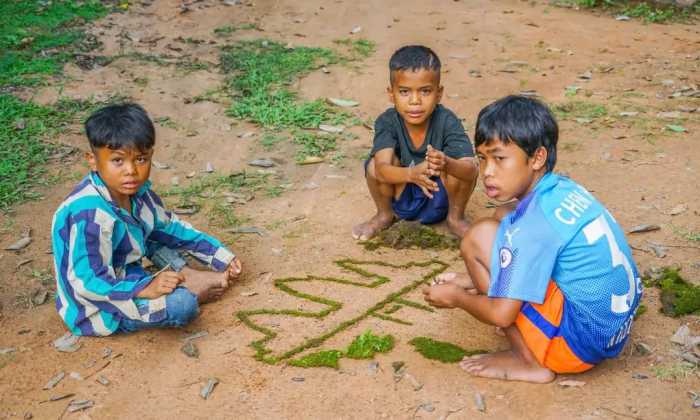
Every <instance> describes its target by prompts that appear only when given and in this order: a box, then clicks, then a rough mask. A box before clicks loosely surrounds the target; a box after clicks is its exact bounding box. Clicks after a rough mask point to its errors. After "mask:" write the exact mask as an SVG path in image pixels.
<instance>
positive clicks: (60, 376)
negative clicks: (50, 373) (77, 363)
mask: <svg viewBox="0 0 700 420" xmlns="http://www.w3.org/2000/svg"><path fill="white" fill-rule="evenodd" d="M65 376H66V372H64V371H60V372H58V373H57V374H56V375H54V377H53V378H51V379H49V381H48V382H47V383H46V385H44V388H43V389H45V390H47V389H52V388H53V387H55V386H56V385H58V383H59V382H61V380H63V378H64V377H65Z"/></svg>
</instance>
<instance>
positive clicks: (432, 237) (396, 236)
mask: <svg viewBox="0 0 700 420" xmlns="http://www.w3.org/2000/svg"><path fill="white" fill-rule="evenodd" d="M362 246H364V248H365V249H366V250H368V251H373V250H376V249H377V248H379V247H386V248H393V249H406V248H420V249H438V250H442V249H457V248H458V247H459V241H458V240H457V239H455V238H451V237H448V236H445V235H443V234H440V233H438V232H436V231H435V230H433V229H432V228H429V227H427V226H423V225H421V224H420V223H419V222H409V221H405V220H401V221H399V222H398V223H394V225H392V226H391V227H390V228H388V229H385V230H383V231H381V232H379V234H377V236H375V237H374V238H373V239H371V240H369V241H364V242H362Z"/></svg>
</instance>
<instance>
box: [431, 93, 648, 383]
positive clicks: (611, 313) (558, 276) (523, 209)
mask: <svg viewBox="0 0 700 420" xmlns="http://www.w3.org/2000/svg"><path fill="white" fill-rule="evenodd" d="M557 138H558V127H557V123H556V121H555V119H554V117H553V116H552V114H551V112H550V111H549V110H548V109H547V108H546V107H545V106H544V105H543V104H541V103H540V102H538V101H536V100H533V99H529V98H524V97H518V96H509V97H506V98H503V99H501V100H498V101H496V102H494V103H492V104H491V105H489V106H487V107H486V108H484V109H483V110H481V112H480V113H479V118H478V121H477V124H476V134H475V144H476V150H477V156H478V158H479V160H480V172H481V176H482V181H483V184H484V190H485V192H486V195H487V196H488V197H489V198H491V199H493V200H498V201H502V202H507V201H510V200H512V199H516V200H517V201H516V202H515V205H514V206H512V207H511V208H510V210H512V211H510V212H507V214H506V212H503V211H501V212H497V214H496V215H495V216H494V217H492V218H486V219H482V220H480V221H478V222H476V223H475V224H474V225H473V226H472V227H471V228H470V230H469V231H468V233H467V235H466V236H465V237H464V239H463V241H462V246H461V252H462V257H463V258H464V262H465V264H466V267H467V273H459V274H458V273H447V274H445V275H442V276H439V277H438V278H436V281H435V284H434V285H433V286H431V287H429V288H426V289H425V290H424V291H423V293H424V295H425V299H426V301H427V302H429V303H430V304H432V305H433V306H436V307H441V308H462V309H464V310H466V311H467V312H469V313H470V314H471V315H473V316H474V317H475V318H477V319H479V320H480V321H482V322H485V323H488V324H492V325H496V326H498V327H501V328H502V329H503V330H504V332H505V334H506V337H507V338H508V341H509V342H510V346H511V348H510V349H509V350H506V351H504V352H499V353H493V354H488V355H480V356H474V357H467V358H465V359H464V360H463V361H462V362H461V363H460V366H461V367H462V368H463V369H464V370H466V371H467V372H469V373H470V374H472V375H476V376H484V377H489V378H499V379H508V380H520V381H529V382H540V383H545V382H549V381H552V380H553V379H554V377H555V374H556V373H576V372H583V371H586V370H588V369H590V368H592V367H593V366H594V365H596V364H598V363H600V362H601V361H602V360H603V359H607V358H612V357H615V356H617V355H618V354H619V353H620V351H621V350H622V348H623V347H624V345H625V342H626V341H627V338H628V336H629V333H630V329H631V327H632V321H633V319H634V314H635V312H636V310H637V306H638V304H639V301H640V299H641V296H642V285H641V281H640V278H639V275H638V273H637V269H636V267H635V264H634V261H633V260H632V255H631V252H630V248H629V246H628V245H627V242H626V240H625V237H624V235H623V231H622V230H621V229H620V226H619V225H618V224H617V222H615V219H613V217H612V216H611V215H610V213H608V211H607V210H606V209H605V207H603V205H602V204H601V203H600V202H598V200H596V199H595V198H594V197H593V196H592V195H591V194H590V193H589V192H588V191H587V190H586V189H584V188H583V187H581V186H580V185H578V184H576V183H575V182H574V181H572V180H570V179H568V178H566V177H563V176H560V175H557V174H555V173H553V172H552V170H553V169H554V165H555V163H556V153H557V148H556V146H557Z"/></svg>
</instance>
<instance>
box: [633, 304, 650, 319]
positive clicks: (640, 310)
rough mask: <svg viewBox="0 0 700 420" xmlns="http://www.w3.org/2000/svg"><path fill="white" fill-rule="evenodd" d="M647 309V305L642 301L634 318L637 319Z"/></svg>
mask: <svg viewBox="0 0 700 420" xmlns="http://www.w3.org/2000/svg"><path fill="white" fill-rule="evenodd" d="M646 311H647V306H646V305H644V304H643V303H640V304H639V306H637V312H635V313H634V319H637V318H639V317H640V316H642V315H644V313H645V312H646Z"/></svg>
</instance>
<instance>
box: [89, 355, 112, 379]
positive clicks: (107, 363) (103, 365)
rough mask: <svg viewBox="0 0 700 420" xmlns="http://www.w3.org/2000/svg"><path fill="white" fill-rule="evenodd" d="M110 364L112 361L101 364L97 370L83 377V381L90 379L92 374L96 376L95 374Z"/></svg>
mask: <svg viewBox="0 0 700 420" xmlns="http://www.w3.org/2000/svg"><path fill="white" fill-rule="evenodd" d="M110 363H112V361H111V360H107V361H106V362H104V363H103V364H102V366H100V367H99V368H97V369H95V370H94V371H93V372H92V373H90V374H89V375H87V376H85V379H87V378H89V377H91V376H92V375H94V374H96V373H97V372H99V371H101V370H102V369H104V368H106V367H107V366H109V364H110Z"/></svg>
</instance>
